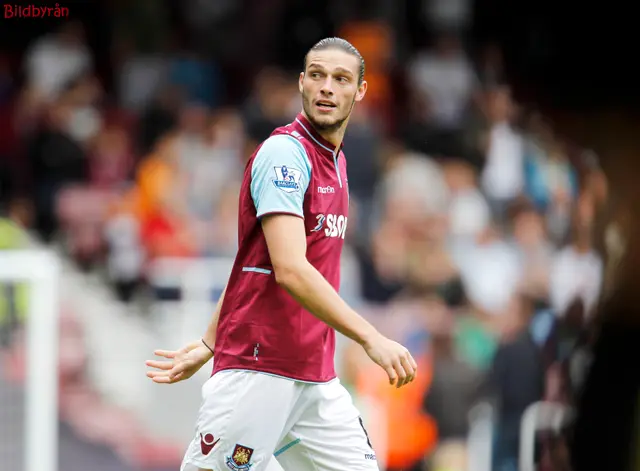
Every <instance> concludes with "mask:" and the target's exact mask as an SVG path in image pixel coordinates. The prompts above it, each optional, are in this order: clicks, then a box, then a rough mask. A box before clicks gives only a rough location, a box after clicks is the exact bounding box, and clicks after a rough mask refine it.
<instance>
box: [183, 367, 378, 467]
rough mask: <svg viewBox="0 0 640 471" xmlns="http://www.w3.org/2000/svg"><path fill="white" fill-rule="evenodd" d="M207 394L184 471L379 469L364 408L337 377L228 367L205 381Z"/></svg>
mask: <svg viewBox="0 0 640 471" xmlns="http://www.w3.org/2000/svg"><path fill="white" fill-rule="evenodd" d="M202 398H203V402H202V406H201V407H200V412H199V414H198V420H197V424H196V433H195V436H194V438H193V441H192V442H191V444H190V445H189V448H188V449H187V452H186V454H185V457H184V460H183V462H182V467H181V471H194V470H197V469H198V468H200V469H205V470H212V471H223V470H226V469H229V470H231V471H248V470H249V469H251V471H275V470H279V469H284V470H285V471H344V470H349V471H365V470H366V471H378V464H377V462H376V457H375V452H374V451H373V449H372V447H371V444H370V442H369V437H368V436H367V432H366V431H365V428H364V426H363V424H362V420H361V418H360V415H359V413H358V410H357V409H356V407H355V406H354V405H353V402H352V400H351V396H350V395H349V393H348V392H347V390H346V389H345V388H344V387H343V386H342V385H341V384H340V381H339V380H338V379H335V380H333V381H331V382H329V383H324V384H312V383H302V382H298V381H293V380H289V379H286V378H281V377H277V376H271V375H268V374H264V373H257V372H252V371H244V370H229V371H221V372H219V373H216V374H215V375H214V376H212V377H211V378H210V379H209V380H208V381H207V382H206V383H205V384H204V386H203V387H202ZM274 457H275V459H274Z"/></svg>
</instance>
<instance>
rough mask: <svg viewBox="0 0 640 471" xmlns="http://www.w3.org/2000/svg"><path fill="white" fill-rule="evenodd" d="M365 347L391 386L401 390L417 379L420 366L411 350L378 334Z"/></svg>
mask: <svg viewBox="0 0 640 471" xmlns="http://www.w3.org/2000/svg"><path fill="white" fill-rule="evenodd" d="M363 347H364V351H365V352H367V355H369V358H371V359H372V360H373V361H374V362H375V363H377V364H378V365H380V366H381V367H382V369H383V370H384V371H385V372H386V373H387V376H389V384H392V385H393V384H395V385H396V387H398V388H400V387H402V386H404V385H405V384H409V383H410V382H411V381H413V380H414V378H415V377H416V371H417V369H418V364H417V363H416V361H415V360H414V359H413V357H412V356H411V353H409V350H407V349H406V348H405V347H403V346H402V345H400V344H399V343H397V342H394V341H393V340H390V339H388V338H386V337H385V336H383V335H380V334H378V335H376V337H374V338H373V339H372V340H370V341H369V342H367V343H365V344H364V345H363Z"/></svg>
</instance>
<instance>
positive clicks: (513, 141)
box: [482, 87, 524, 222]
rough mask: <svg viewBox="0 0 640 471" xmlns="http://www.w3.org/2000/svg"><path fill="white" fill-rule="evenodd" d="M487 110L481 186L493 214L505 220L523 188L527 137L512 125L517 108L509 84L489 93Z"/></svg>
mask: <svg viewBox="0 0 640 471" xmlns="http://www.w3.org/2000/svg"><path fill="white" fill-rule="evenodd" d="M486 113H487V118H488V125H489V129H488V131H487V134H486V136H485V139H486V141H485V142H486V154H485V155H486V161H485V164H484V168H483V170H482V189H483V191H484V192H485V194H486V195H487V198H488V199H489V203H490V204H491V207H492V209H493V214H494V217H496V218H497V221H499V222H503V221H504V218H505V217H506V215H507V209H508V207H509V205H510V204H511V203H512V202H513V201H514V200H515V199H516V198H518V197H519V196H520V195H521V194H522V192H523V190H524V172H523V169H524V140H523V138H522V135H521V134H520V133H519V132H518V131H517V130H516V129H515V127H514V125H513V121H514V119H515V113H516V110H515V104H514V102H513V99H512V97H511V91H510V90H509V88H507V87H500V88H497V89H492V90H491V91H489V92H488V93H487V103H486Z"/></svg>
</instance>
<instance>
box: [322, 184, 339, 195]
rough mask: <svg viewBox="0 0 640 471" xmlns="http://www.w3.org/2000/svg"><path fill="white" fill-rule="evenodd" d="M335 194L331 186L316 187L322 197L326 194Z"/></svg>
mask: <svg viewBox="0 0 640 471" xmlns="http://www.w3.org/2000/svg"><path fill="white" fill-rule="evenodd" d="M335 192H336V190H335V188H333V187H332V186H319V187H318V193H322V194H323V195H326V194H327V193H335Z"/></svg>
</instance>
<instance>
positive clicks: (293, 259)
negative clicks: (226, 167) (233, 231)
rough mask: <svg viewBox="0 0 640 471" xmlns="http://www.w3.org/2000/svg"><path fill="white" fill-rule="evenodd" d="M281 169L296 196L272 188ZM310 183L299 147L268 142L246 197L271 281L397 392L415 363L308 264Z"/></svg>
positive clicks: (284, 139) (280, 140)
mask: <svg viewBox="0 0 640 471" xmlns="http://www.w3.org/2000/svg"><path fill="white" fill-rule="evenodd" d="M282 166H286V167H287V168H288V169H293V170H294V172H295V174H296V175H300V178H299V181H298V188H297V190H296V191H291V189H290V188H288V189H287V190H288V191H285V190H283V189H282V188H281V187H278V186H276V185H274V184H273V179H274V175H275V173H274V169H277V168H282ZM310 177H311V168H310V164H309V161H308V159H307V157H306V153H305V149H304V147H303V146H302V145H301V144H300V143H299V142H298V141H297V140H296V139H294V138H292V137H290V136H286V135H282V136H274V137H272V138H270V139H269V140H267V141H266V142H265V144H264V145H263V147H262V148H261V150H260V152H258V155H257V156H256V158H255V160H254V162H253V166H252V171H251V195H252V198H253V200H254V204H255V206H256V212H257V216H258V217H259V218H260V219H261V221H262V229H263V233H264V236H265V239H266V242H267V247H268V250H269V257H270V259H271V264H272V266H273V270H274V273H275V277H276V281H277V282H278V284H279V285H280V286H281V287H282V288H284V289H285V290H286V291H287V292H288V293H289V294H291V296H292V297H293V298H294V299H296V301H298V302H299V303H300V304H301V305H302V306H303V307H304V308H305V309H306V310H308V311H309V312H310V313H312V314H313V315H314V316H316V317H317V318H318V319H320V320H321V321H323V322H325V323H326V324H328V325H329V326H331V327H333V328H334V329H335V330H337V331H338V332H340V333H342V334H343V335H345V336H347V337H349V338H351V339H352V340H354V341H355V342H357V343H359V344H360V345H361V346H362V347H363V348H364V349H365V351H366V352H367V354H368V355H369V357H370V358H371V359H372V360H373V361H374V362H376V363H377V364H378V365H380V366H381V367H382V368H383V369H384V370H385V371H386V373H387V375H388V376H389V381H390V383H391V384H396V385H397V386H398V387H400V386H402V385H403V384H406V383H408V382H410V381H412V380H413V378H414V376H415V372H416V367H417V365H416V362H415V360H414V359H413V358H412V357H411V354H410V353H409V351H408V350H407V349H406V348H405V347H403V346H402V345H400V344H398V343H396V342H394V341H392V340H389V339H387V338H386V337H384V336H383V335H381V334H380V333H379V332H378V331H377V330H376V329H375V328H374V327H373V326H372V325H371V324H370V323H369V322H367V321H366V320H365V319H364V318H363V317H362V316H360V315H359V314H358V313H356V312H355V311H354V310H353V309H351V308H350V307H349V306H348V305H347V303H346V302H345V301H344V300H343V299H342V298H341V297H340V295H339V294H338V293H337V292H336V290H335V289H334V288H333V286H331V284H330V283H329V282H328V281H327V280H326V279H325V278H324V277H323V276H322V274H321V273H320V272H319V271H318V270H317V269H316V268H315V267H314V266H313V265H311V263H309V261H308V260H307V257H306V253H307V239H306V231H305V226H304V219H303V217H304V213H303V207H302V205H303V201H304V194H305V192H306V188H307V186H308V184H309V180H310Z"/></svg>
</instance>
